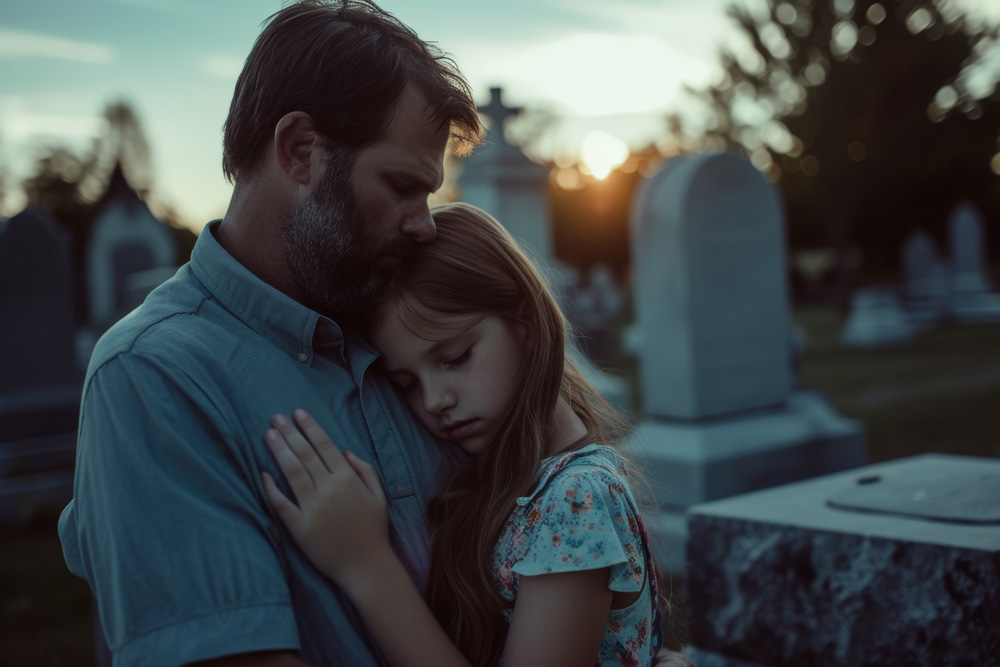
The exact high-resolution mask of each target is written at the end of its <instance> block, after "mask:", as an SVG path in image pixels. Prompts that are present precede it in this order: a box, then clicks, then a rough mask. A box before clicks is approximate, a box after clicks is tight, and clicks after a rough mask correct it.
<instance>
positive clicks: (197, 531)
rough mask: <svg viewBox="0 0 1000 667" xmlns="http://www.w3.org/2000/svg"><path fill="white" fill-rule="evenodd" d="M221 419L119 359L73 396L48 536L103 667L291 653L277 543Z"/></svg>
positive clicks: (185, 385)
mask: <svg viewBox="0 0 1000 667" xmlns="http://www.w3.org/2000/svg"><path fill="white" fill-rule="evenodd" d="M223 424H224V419H223V418H222V417H221V416H220V414H219V412H218V407H217V406H213V405H212V404H211V401H209V400H208V399H207V397H205V396H204V394H202V393H201V391H200V389H199V388H198V387H197V386H196V385H195V383H194V382H192V381H191V380H190V379H188V378H186V377H185V376H184V375H183V374H182V373H179V372H178V371H176V370H174V369H172V368H170V367H169V365H168V364H166V363H165V362H163V361H162V360H157V359H150V358H147V357H142V356H137V355H131V354H122V355H119V356H117V357H115V358H114V359H112V360H111V361H109V362H107V363H106V364H105V365H104V366H102V367H101V368H100V369H99V370H97V371H96V372H95V373H94V375H93V376H92V378H91V380H90V382H89V383H88V385H87V387H86V389H85V396H84V402H83V406H82V410H81V424H80V431H79V438H78V451H77V470H76V477H75V482H74V500H73V501H72V503H71V504H70V505H69V506H68V507H67V508H66V510H64V512H63V515H62V517H61V518H60V525H59V532H60V538H61V540H62V543H63V551H64V554H65V556H66V560H67V564H68V565H69V568H70V570H72V571H73V572H74V573H76V574H78V575H79V576H81V577H84V578H85V579H87V581H88V582H89V583H90V586H91V590H92V591H93V592H94V595H95V596H96V598H97V600H98V607H99V611H100V621H101V625H102V627H103V630H104V634H105V637H106V638H107V641H108V645H109V647H110V648H111V650H112V653H113V655H114V664H115V665H156V666H163V667H169V666H172V665H180V664H185V663H188V662H195V661H199V660H207V659H210V658H213V657H219V656H223V655H229V654H234V653H243V652H250V651H263V650H278V649H284V650H295V649H298V648H299V638H298V630H297V626H296V622H295V616H294V612H293V611H292V606H291V596H290V593H289V589H288V585H287V583H286V581H285V576H284V574H283V572H284V570H283V567H282V563H281V561H280V558H279V555H278V550H277V545H276V539H277V537H276V535H275V534H274V532H273V528H272V526H271V524H270V520H269V517H268V515H267V512H266V509H265V507H264V505H263V504H262V502H261V498H260V496H259V495H258V494H259V491H258V490H257V489H256V487H255V485H254V484H253V482H252V480H250V479H249V470H248V468H247V466H246V465H245V463H244V462H241V461H239V460H238V458H237V457H236V456H235V455H234V452H235V450H236V447H235V444H234V443H233V441H232V437H231V436H230V435H229V434H228V433H227V429H226V428H225V427H224V426H223Z"/></svg>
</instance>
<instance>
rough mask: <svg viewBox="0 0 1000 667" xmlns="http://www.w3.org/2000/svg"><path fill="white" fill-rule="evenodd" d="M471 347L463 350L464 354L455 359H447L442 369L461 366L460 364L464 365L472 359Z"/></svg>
mask: <svg viewBox="0 0 1000 667" xmlns="http://www.w3.org/2000/svg"><path fill="white" fill-rule="evenodd" d="M473 347H474V346H472V345H470V346H469V347H467V348H466V349H465V352H463V353H462V354H460V355H458V356H457V357H455V358H453V359H448V360H447V361H445V362H444V367H445V368H455V367H456V366H461V365H462V364H464V363H465V362H466V361H468V360H469V359H470V358H471V357H472V348H473Z"/></svg>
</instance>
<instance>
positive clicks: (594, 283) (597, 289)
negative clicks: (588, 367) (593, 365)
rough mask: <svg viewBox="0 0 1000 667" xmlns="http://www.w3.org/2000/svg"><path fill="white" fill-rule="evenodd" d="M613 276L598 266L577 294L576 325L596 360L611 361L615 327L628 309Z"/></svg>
mask: <svg viewBox="0 0 1000 667" xmlns="http://www.w3.org/2000/svg"><path fill="white" fill-rule="evenodd" d="M614 280H615V279H614V274H613V273H612V272H611V269H610V268H608V267H607V266H606V265H603V264H598V265H596V266H594V267H593V268H592V269H591V270H590V273H589V276H588V280H587V284H586V285H585V286H583V287H580V288H578V289H577V291H576V298H575V299H574V304H573V305H574V311H573V312H574V317H573V318H572V319H571V321H572V323H573V325H574V326H575V327H577V328H578V329H580V330H582V332H583V347H584V348H585V350H586V352H587V356H589V357H590V358H591V359H593V360H595V361H605V362H606V361H609V360H610V359H612V358H613V357H614V355H615V352H616V341H615V337H616V333H617V332H616V327H615V325H616V324H617V323H618V319H619V318H620V317H621V316H622V314H623V313H624V309H625V298H624V295H623V294H622V293H621V290H620V289H619V288H618V286H617V285H615V281H614Z"/></svg>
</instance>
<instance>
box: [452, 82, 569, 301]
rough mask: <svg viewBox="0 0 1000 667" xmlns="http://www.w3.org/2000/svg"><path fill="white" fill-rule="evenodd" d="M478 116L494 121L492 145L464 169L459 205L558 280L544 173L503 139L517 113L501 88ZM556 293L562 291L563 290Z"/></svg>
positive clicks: (468, 160)
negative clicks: (491, 221)
mask: <svg viewBox="0 0 1000 667" xmlns="http://www.w3.org/2000/svg"><path fill="white" fill-rule="evenodd" d="M481 111H482V112H483V113H485V114H487V115H489V116H490V118H491V119H492V120H493V127H492V128H491V130H490V133H489V135H488V137H489V138H490V139H491V140H492V141H493V142H494V143H492V144H487V145H486V146H485V147H484V148H483V149H480V150H479V151H477V152H476V153H475V154H473V155H472V156H471V157H469V158H468V159H466V160H465V161H464V162H463V163H462V173H461V175H460V176H459V180H458V185H459V187H460V188H461V199H462V201H465V202H468V203H469V204H472V205H474V206H478V207H479V208H481V209H483V210H484V211H486V212H488V213H490V214H491V215H493V216H494V217H495V218H496V219H497V220H499V221H500V222H501V224H503V226H504V227H506V228H507V231H509V232H510V233H511V234H512V235H513V236H514V238H516V239H517V240H518V241H520V242H521V244H522V246H524V247H525V248H526V249H527V250H528V251H529V253H532V254H533V255H534V256H535V257H534V258H535V259H537V260H538V263H539V264H540V265H541V266H542V267H543V268H544V270H545V271H547V272H549V273H550V274H553V277H556V278H558V276H556V275H554V274H555V273H556V272H557V270H558V269H557V267H556V263H555V258H554V257H553V254H552V240H551V230H550V220H551V212H550V210H549V197H548V181H549V174H548V170H547V169H546V168H545V167H543V166H542V165H540V164H536V163H534V162H532V161H531V160H529V159H528V158H527V157H526V156H525V155H524V154H523V153H521V151H520V150H518V149H517V147H515V146H511V145H510V144H509V143H507V141H506V139H504V136H503V123H504V122H505V121H506V120H507V119H508V118H510V117H512V116H515V115H516V114H517V113H518V111H519V110H518V109H516V108H513V107H508V106H506V105H505V104H504V103H503V101H502V99H501V90H500V89H499V88H491V89H490V103H489V104H487V105H485V106H484V107H481ZM554 282H560V283H561V280H555V281H554ZM556 287H557V289H558V290H559V291H561V284H560V285H556Z"/></svg>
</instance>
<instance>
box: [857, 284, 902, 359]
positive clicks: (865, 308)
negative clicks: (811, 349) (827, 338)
mask: <svg viewBox="0 0 1000 667" xmlns="http://www.w3.org/2000/svg"><path fill="white" fill-rule="evenodd" d="M912 341H913V326H912V325H911V324H910V322H909V320H907V318H906V315H904V314H903V308H902V306H901V305H900V303H899V298H898V297H897V296H896V292H895V290H894V289H893V288H892V287H863V288H861V289H859V290H858V291H857V292H855V293H854V295H853V296H852V297H851V314H850V315H849V316H848V318H847V322H845V323H844V328H843V330H842V331H841V334H840V342H841V343H843V344H844V345H845V346H847V347H856V348H882V347H898V346H900V345H906V344H908V343H910V342H912Z"/></svg>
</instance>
